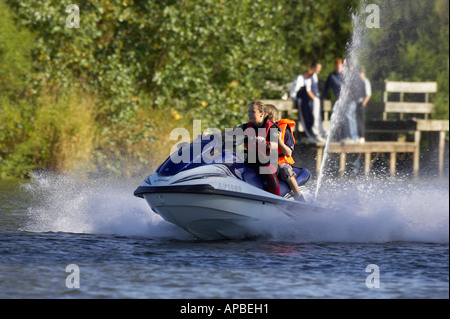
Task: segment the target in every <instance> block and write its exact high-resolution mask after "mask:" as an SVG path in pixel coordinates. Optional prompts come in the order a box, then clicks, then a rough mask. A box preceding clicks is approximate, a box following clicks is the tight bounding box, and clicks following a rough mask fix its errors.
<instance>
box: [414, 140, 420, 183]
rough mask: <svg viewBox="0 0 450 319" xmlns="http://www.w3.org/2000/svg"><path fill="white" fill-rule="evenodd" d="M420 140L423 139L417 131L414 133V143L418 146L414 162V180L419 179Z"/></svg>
mask: <svg viewBox="0 0 450 319" xmlns="http://www.w3.org/2000/svg"><path fill="white" fill-rule="evenodd" d="M420 138H421V133H420V131H415V132H414V143H415V144H416V147H415V150H414V160H413V171H414V178H417V177H419V161H420Z"/></svg>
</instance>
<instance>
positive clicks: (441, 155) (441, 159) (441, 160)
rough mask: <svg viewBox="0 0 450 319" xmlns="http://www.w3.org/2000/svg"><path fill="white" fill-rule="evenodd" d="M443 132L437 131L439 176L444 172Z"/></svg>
mask: <svg viewBox="0 0 450 319" xmlns="http://www.w3.org/2000/svg"><path fill="white" fill-rule="evenodd" d="M444 152H445V132H444V131H440V132H439V177H442V176H443V174H444Z"/></svg>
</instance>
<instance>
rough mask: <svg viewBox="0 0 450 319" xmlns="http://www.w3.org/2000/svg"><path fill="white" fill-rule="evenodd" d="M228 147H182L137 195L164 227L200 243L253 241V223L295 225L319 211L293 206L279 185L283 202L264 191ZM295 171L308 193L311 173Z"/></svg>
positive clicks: (204, 143)
mask: <svg viewBox="0 0 450 319" xmlns="http://www.w3.org/2000/svg"><path fill="white" fill-rule="evenodd" d="M225 144H226V143H220V142H217V141H216V140H215V139H214V140H213V141H210V140H209V139H202V138H200V137H199V138H197V139H196V140H195V141H194V142H192V143H190V144H189V143H183V144H182V145H181V146H180V147H179V148H178V150H177V151H175V152H174V153H173V154H171V155H170V156H169V157H168V158H167V159H166V160H165V161H164V162H163V163H162V164H161V165H160V166H159V167H158V168H157V169H156V171H155V172H154V173H153V174H152V175H150V176H148V177H147V178H146V179H145V180H144V181H143V182H142V184H141V185H140V186H139V187H138V188H137V189H136V190H135V192H134V195H135V196H137V197H140V198H144V199H145V200H146V201H147V203H148V204H149V205H150V208H151V209H152V210H153V211H154V212H156V213H157V214H159V215H160V216H161V217H162V218H163V219H165V220H166V221H168V222H170V223H173V224H175V225H177V226H179V227H181V228H183V229H185V230H186V231H188V232H189V233H191V234H192V235H194V236H195V237H197V238H199V239H202V240H220V239H239V238H247V237H252V235H253V234H252V233H254V232H253V231H252V229H253V230H254V228H255V227H254V226H253V227H252V224H254V222H255V221H260V220H264V219H270V218H294V219H295V218H297V217H298V213H299V212H302V210H303V211H304V210H305V209H306V210H308V211H310V212H311V211H314V209H315V208H316V206H314V205H311V204H310V203H307V202H298V201H295V200H294V199H293V197H292V193H291V191H290V189H289V187H288V185H287V184H286V183H284V182H283V181H281V180H280V181H279V183H280V193H281V196H278V195H274V194H272V193H269V192H268V191H266V190H265V186H264V184H263V182H262V181H261V180H260V178H259V177H258V174H257V173H256V172H255V171H254V170H253V169H251V168H248V167H246V165H245V164H244V161H243V159H242V157H241V156H239V153H238V152H236V149H235V148H231V149H230V147H225ZM233 146H234V147H235V146H236V145H233ZM182 157H184V158H183V160H180V158H182ZM294 171H295V173H296V174H297V182H298V185H299V186H301V188H303V190H304V184H305V183H306V182H307V181H308V180H309V179H310V177H311V173H310V172H309V171H308V170H307V169H306V168H294ZM302 192H303V191H302Z"/></svg>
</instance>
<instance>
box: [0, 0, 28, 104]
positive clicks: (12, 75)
mask: <svg viewBox="0 0 450 319" xmlns="http://www.w3.org/2000/svg"><path fill="white" fill-rule="evenodd" d="M0 12H2V14H1V15H0V95H3V96H9V95H10V94H13V93H18V92H20V91H22V90H23V89H24V86H25V84H26V78H27V75H28V74H29V73H30V71H31V48H32V43H33V38H32V37H31V35H30V33H29V32H28V31H27V30H26V29H25V28H20V27H18V26H17V25H16V24H15V22H14V20H13V16H12V14H11V10H10V9H9V7H8V5H7V4H6V3H5V2H4V1H3V0H0Z"/></svg>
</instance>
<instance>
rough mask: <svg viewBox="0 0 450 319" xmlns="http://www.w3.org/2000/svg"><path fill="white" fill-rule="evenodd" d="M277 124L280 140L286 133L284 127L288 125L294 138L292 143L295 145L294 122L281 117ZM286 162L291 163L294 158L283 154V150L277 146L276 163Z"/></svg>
mask: <svg viewBox="0 0 450 319" xmlns="http://www.w3.org/2000/svg"><path fill="white" fill-rule="evenodd" d="M277 125H278V126H279V127H280V128H281V140H282V141H284V136H285V134H286V129H287V128H288V127H289V129H290V130H291V134H292V138H293V139H294V145H295V137H294V130H293V128H294V127H295V122H294V121H292V120H289V119H281V120H279V121H278V122H277ZM283 163H288V164H291V165H293V164H294V163H295V161H294V158H293V157H292V156H283V152H282V151H281V149H280V148H279V147H278V165H280V164H283Z"/></svg>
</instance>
